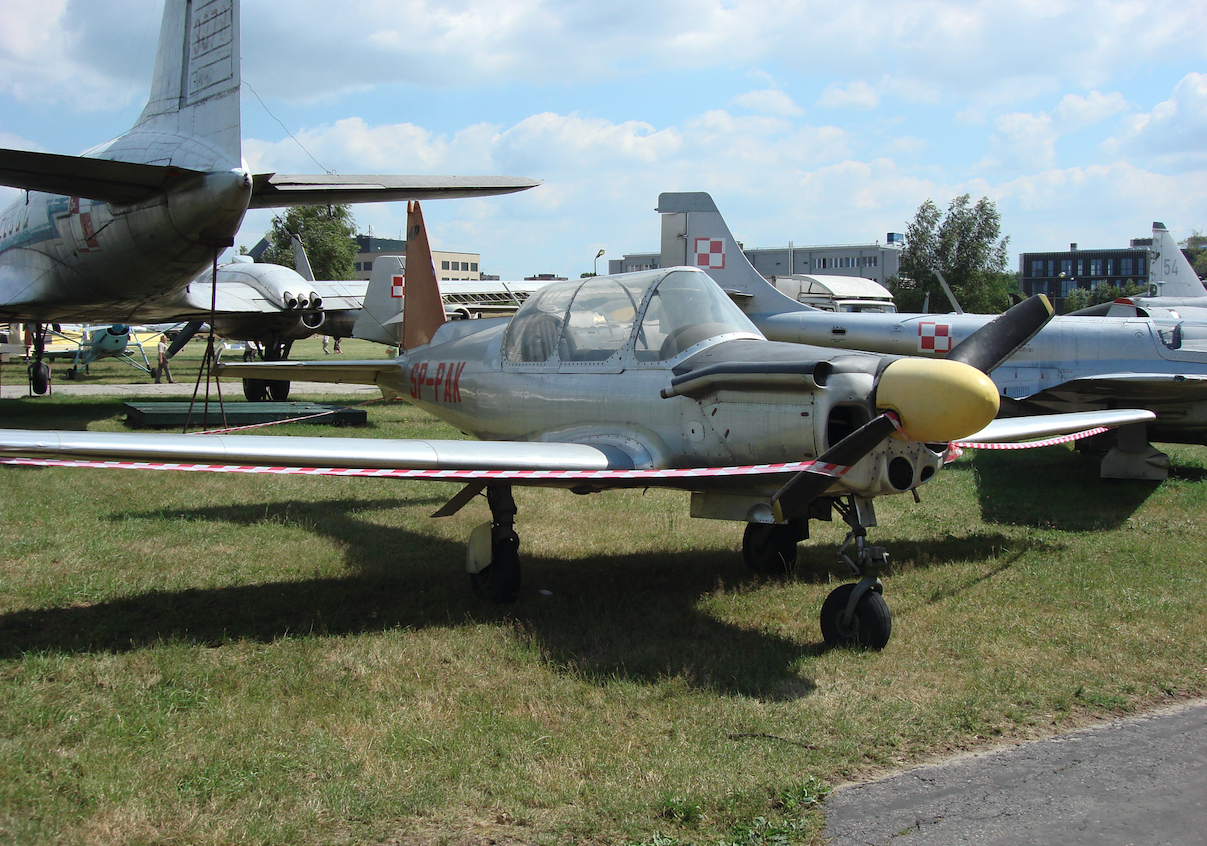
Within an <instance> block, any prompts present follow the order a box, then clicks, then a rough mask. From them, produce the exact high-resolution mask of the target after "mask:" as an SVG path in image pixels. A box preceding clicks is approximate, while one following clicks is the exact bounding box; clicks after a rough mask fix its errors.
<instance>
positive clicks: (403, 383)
mask: <svg viewBox="0 0 1207 846" xmlns="http://www.w3.org/2000/svg"><path fill="white" fill-rule="evenodd" d="M409 218H410V219H409V220H408V226H407V251H408V255H407V269H408V279H407V303H406V308H405V310H404V312H403V318H402V324H403V341H402V346H403V348H404V353H403V355H401V356H400V357H399V358H397V359H384V360H373V361H338V362H331V361H317V362H301V361H280V362H254V363H244V364H239V363H236V364H229V365H228V364H223V365H220V366H219V369H220V371H221V372H222V373H223V374H226V375H233V376H237V377H243V378H254V379H266V380H275V379H282V378H303V379H307V380H312V381H325V382H336V383H340V382H342V383H359V384H370V385H377V386H378V387H379V388H380V389H381V390H382V392H383V394H385V395H387V396H392V397H397V398H400V399H403V400H406V401H408V402H411V403H414V404H415V405H417V406H419V407H420V408H423V409H425V410H426V411H428V412H430V413H432V414H433V415H435V416H436V417H438V418H440V419H442V420H445V421H446V422H448V423H450V424H451V425H453V426H455V427H456V428H458V429H459V430H461V431H462V432H465V433H466V434H469V435H472V436H474V437H476V438H479V439H480V440H479V441H478V442H466V441H439V440H392V441H382V440H372V439H356V438H350V439H345V438H330V439H326V438H299V437H254V436H241V437H227V436H221V435H148V434H142V433H138V434H127V433H98V432H27V431H19V430H0V454H4V455H7V456H9V458H8V459H6V460H8V461H14V460H16V461H20V460H34V461H47V460H50V461H55V460H61V459H73V458H76V459H86V460H90V461H96V462H100V464H99V466H109V467H113V466H123V463H126V466H129V464H128V463H129V462H137V463H138V466H140V467H156V468H177V469H178V468H180V465H181V464H182V463H185V464H187V465H190V466H193V467H197V468H198V469H214V465H239V466H241V467H242V468H243V469H244V470H246V469H248V466H249V465H251V466H254V465H267V467H265V469H270V468H276V469H275V470H270V471H271V472H279V471H280V470H281V469H282V468H289V467H298V468H307V469H306V471H305V472H307V473H314V472H318V471H320V469H322V468H326V469H329V470H331V471H332V472H336V473H340V474H350V475H357V474H358V469H359V472H361V473H364V474H367V475H382V474H387V475H400V476H404V477H419V478H435V479H442V480H447V481H458V482H460V483H462V484H463V485H464V487H463V488H462V490H461V491H460V492H459V493H457V494H456V495H454V496H453V497H452V498H451V499H450V500H449V502H448V504H447V505H445V506H444V507H443V508H441V509H440V510H439V511H438V512H436V516H447V515H451V514H454V513H456V512H457V511H458V510H460V509H461V508H463V507H464V506H465V505H467V504H468V503H469V502H471V501H472V500H473V499H474V498H476V497H477V496H478V495H479V494H483V493H484V494H485V496H486V500H487V504H488V506H489V508H490V512H491V519H490V521H489V522H486V523H484V524H482V525H481V526H479V527H478V528H477V529H476V530H474V532H473V533H472V535H471V537H470V540H469V547H468V552H467V561H466V569H467V570H468V572H469V573H470V577H471V582H472V584H473V586H474V588H475V590H476V591H478V592H479V593H480V594H483V595H485V596H487V597H490V598H492V599H495V600H499V601H511V600H514V599H515V598H516V596H517V594H518V592H519V589H520V560H519V552H518V551H519V545H520V540H519V535H518V533H517V532H516V529H515V518H516V505H515V501H514V499H513V497H512V487H513V486H514V485H535V486H540V487H558V488H567V489H569V490H572V491H574V492H576V493H591V492H596V491H602V490H607V489H610V488H631V487H649V486H660V487H670V488H676V489H680V490H686V491H690V492H691V513H692V516H695V517H702V518H710V519H719V520H732V521H737V522H741V523H744V524H745V525H746V529H745V535H744V537H743V544H742V552H743V556H744V558H745V559H746V561H747V562H748V563H749V564H750V565H752V566H753V567H754V568H756V569H758V570H762V571H770V572H781V573H782V572H784V571H785V570H786V569H788V568H790V567H791V566H792V565H793V564H794V562H795V559H796V547H797V543H798V541H800V540H802V539H805V538H807V537H808V536H809V523H810V521H811V520H819V519H820V520H830V519H833V515H834V514H835V513H837V514H838V515H839V516H840V517H841V518H842V519H843V520H844V521H845V522H846V523H847V524H848V525H849V527H850V532H849V534H848V538H847V542H846V543H844V544H843V546H842V549H841V553H842V557H843V560H844V561H845V562H846V563H847V565H848V566H849V568H850V571H851V574H852V576H853V577H854V578H855V579H856V581H852V582H849V583H847V584H844V585H842V586H841V587H839V588H837V589H836V590H835V591H833V592H832V593H831V594H830V596H829V597H828V598H827V599H826V601H825V604H824V605H823V607H822V611H821V630H822V635H823V637H824V639H825V641H826V642H827V643H828V644H831V645H842V644H862V645H865V646H869V647H872V648H877V649H879V648H882V647H883V646H885V644H886V643H887V642H888V640H889V637H890V634H891V630H892V617H891V614H890V612H889V609H888V605H887V604H886V603H885V601H884V598H883V596H882V592H883V586H882V584H881V582H880V578H879V577H880V574H881V573H882V572H883V570H884V568H885V566H886V564H887V561H888V556H887V553H886V552H885V550H884V549H883V548H882V547H879V546H875V545H872V544H869V543H868V540H867V529H868V528H869V527H871V526H874V525H875V524H876V518H875V510H874V507H873V500H874V498H875V497H877V496H882V495H892V494H901V493H906V492H913V491H916V490H917V489H918V488H919V487H920V486H922V485H924V484H925V483H926V482H928V481H929V480H931V479H932V478H934V476H935V475H936V474H937V473H938V472H939V471H940V470H941V469H942V468H943V466H944V462H945V458H946V455H947V452H948V445H949V442H951V441H956V440H960V439H963V438H967V437H970V436H971V437H975V438H978V439H1006V440H1016V439H1025V438H1030V437H1035V436H1037V435H1040V434H1050V433H1053V432H1069V431H1078V430H1081V429H1084V428H1087V427H1091V426H1099V425H1122V424H1127V423H1134V422H1137V421H1143V420H1148V419H1151V418H1152V414H1151V413H1150V412H1147V411H1115V412H1097V413H1090V414H1082V415H1054V416H1045V417H1032V418H1025V419H1022V420H1007V421H994V417H995V416H996V414H997V411H998V406H999V400H998V392H997V389H996V388H995V387H994V385H993V383H992V382H991V381H990V380H989V378H988V377H987V376H986V375H985V374H986V373H988V372H991V371H992V370H994V369H995V368H996V367H998V365H1000V364H1001V363H1002V362H1003V361H1005V360H1006V359H1008V358H1009V356H1010V355H1011V354H1012V353H1013V352H1014V351H1015V350H1016V349H1018V347H1019V346H1020V345H1023V344H1025V343H1026V342H1027V341H1028V339H1029V338H1031V337H1032V336H1033V335H1034V333H1035V332H1037V331H1038V330H1039V329H1040V328H1041V327H1042V326H1043V324H1044V323H1045V322H1046V321H1047V320H1048V319H1049V318H1050V316H1051V306H1050V305H1049V304H1048V302H1047V300H1046V299H1045V298H1043V297H1036V298H1033V299H1031V300H1027V301H1026V302H1024V303H1021V304H1020V305H1019V306H1016V307H1015V308H1014V309H1011V310H1010V311H1009V312H1007V313H1006V314H1004V315H1002V316H1001V317H1000V318H999V319H997V320H995V321H992V322H989V323H987V324H986V325H985V326H984V327H983V328H981V329H980V330H979V331H977V332H975V333H972V334H971V335H970V336H969V337H968V338H967V339H965V340H964V342H963V343H961V344H959V345H957V346H956V347H954V348H953V349H952V350H951V351H950V352H949V353H948V355H947V356H946V357H945V358H944V359H936V360H931V359H927V358H921V357H918V356H895V355H878V354H873V353H854V352H853V353H847V352H840V353H835V352H833V351H830V350H825V349H821V348H817V347H810V346H806V345H802V344H797V343H783V342H779V341H772V340H767V339H766V338H765V337H764V336H763V334H762V333H761V332H760V331H759V330H758V328H757V327H756V326H755V325H754V323H752V322H751V320H750V318H748V317H747V316H746V315H745V314H744V313H743V312H742V310H741V309H739V308H738V307H737V306H736V305H735V304H734V303H733V301H732V300H730V299H729V297H727V296H726V295H725V293H724V292H723V291H722V290H721V288H720V287H719V286H718V285H717V284H716V282H714V281H713V280H712V279H711V278H710V277H709V276H708V275H707V274H705V273H704V272H703V271H702V270H700V269H699V268H692V267H682V266H681V267H671V268H667V269H661V270H652V271H644V272H640V273H630V274H624V275H620V276H613V277H606V276H605V277H596V278H589V279H578V280H573V281H567V282H560V283H554V284H550V285H548V286H546V287H544V288H542V289H541V290H540V291H539V292H537V293H536V294H534V295H533V296H531V297H529V298H528V299H527V300H526V301H525V302H524V304H523V305H522V306H520V308H519V309H518V310H517V311H516V313H515V315H514V316H513V317H511V318H498V319H482V320H463V321H452V322H449V321H446V320H445V310H444V306H443V303H442V300H441V297H440V291H439V288H438V286H437V282H436V275H435V271H434V269H433V268H432V263H431V256H430V252H429V251H427V238H426V233H425V231H424V228H423V221H422V215H421V212H420V210H419V206H418V203H415V204H413V206H412V208H411V210H410V212H409ZM424 253H426V255H425V254H424ZM110 461H116V462H117V463H116V464H112V463H105V462H110Z"/></svg>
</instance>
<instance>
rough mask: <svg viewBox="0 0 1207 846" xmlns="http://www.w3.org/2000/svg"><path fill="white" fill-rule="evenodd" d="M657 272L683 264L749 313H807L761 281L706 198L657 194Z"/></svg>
mask: <svg viewBox="0 0 1207 846" xmlns="http://www.w3.org/2000/svg"><path fill="white" fill-rule="evenodd" d="M657 210H658V212H660V213H661V214H662V257H661V262H662V266H663V267H675V266H678V265H687V266H688V267H698V268H700V269H701V270H703V271H705V272H706V273H708V275H709V276H711V277H712V278H713V279H714V280H715V281H716V283H717V284H718V285H720V286H721V287H722V288H723V289H724V290H725V292H726V293H728V294H729V295H730V296H731V297H733V298H734V299H735V300H736V301H737V302H738V303H739V305H741V306H742V308H743V310H745V311H746V312H747V313H750V314H766V313H776V312H784V311H802V310H807V306H804V305H802V304H801V303H798V302H796V300H794V299H792V298H791V297H789V296H786V295H785V294H783V293H781V292H780V291H779V290H777V289H776V287H775V286H774V285H772V284H771V283H770V282H768V281H767V280H766V279H764V278H763V276H762V274H760V273H759V272H758V271H757V270H755V269H754V265H752V264H751V263H750V260H749V259H747V258H746V255H745V254H744V253H743V252H742V249H741V247H739V246H738V242H737V240H736V239H735V238H734V237H733V233H731V232H730V231H729V226H728V225H726V223H725V219H724V218H723V217H722V216H721V213H720V211H718V210H717V205H716V203H714V202H713V199H712V197H711V196H709V195H708V194H706V193H704V192H702V191H700V192H692V193H663V194H659V195H658V209H657Z"/></svg>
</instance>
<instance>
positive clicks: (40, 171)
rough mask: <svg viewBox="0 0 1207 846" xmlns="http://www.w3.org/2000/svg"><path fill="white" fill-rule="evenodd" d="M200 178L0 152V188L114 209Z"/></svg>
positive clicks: (180, 171) (169, 170) (161, 169)
mask: <svg viewBox="0 0 1207 846" xmlns="http://www.w3.org/2000/svg"><path fill="white" fill-rule="evenodd" d="M204 176H205V174H203V173H201V172H199V171H195V170H186V169H184V168H179V167H172V166H167V167H165V166H162V165H150V164H137V163H134V162H117V161H111V160H109V159H90V158H85V157H83V156H63V155H59V154H57V153H34V152H30V151H28V150H0V185H8V186H10V187H12V188H21V189H23V190H26V191H43V192H45V193H47V194H62V195H64V196H68V197H84V198H86V199H89V200H100V201H102V202H106V203H115V204H118V205H126V204H129V203H137V202H140V201H142V200H146V199H149V198H151V197H154V196H156V195H158V194H162V193H164V192H165V191H168V190H174V189H177V188H181V187H184V186H185V185H187V184H188V182H190V181H195V180H199V179H201V178H203V177H204Z"/></svg>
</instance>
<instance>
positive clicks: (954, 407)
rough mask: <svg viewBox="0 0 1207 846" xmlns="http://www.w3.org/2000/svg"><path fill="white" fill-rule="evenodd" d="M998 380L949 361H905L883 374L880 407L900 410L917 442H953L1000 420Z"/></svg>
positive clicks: (908, 432) (906, 430)
mask: <svg viewBox="0 0 1207 846" xmlns="http://www.w3.org/2000/svg"><path fill="white" fill-rule="evenodd" d="M999 403H1000V400H999V398H998V392H997V387H996V386H995V385H994V384H993V381H992V380H991V379H990V378H989V377H988V376H986V375H985V374H984V373H982V372H981V371H979V370H977V369H976V368H975V367H971V366H969V365H967V364H962V363H961V362H958V361H948V360H946V359H927V358H902V359H898V360H896V361H894V362H892V363H891V364H889V366H888V367H886V368H885V369H884V371H883V372H882V373H881V374H880V379H879V381H878V383H877V386H876V408H877V410H879V411H895V412H896V413H897V415H898V417H900V419H901V433H902V434H903V435H904V437H906V438H908V439H909V440H911V441H921V442H923V443H947V442H949V441H956V440H959V439H961V438H966V437H968V436H969V435H971V434H973V433H974V432H979V431H980V430H981V429H984V428H985V427H986V426H988V425H989V423H990V422H991V421H992V420H993V418H994V417H996V416H997V411H998V406H999Z"/></svg>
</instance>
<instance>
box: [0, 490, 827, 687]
mask: <svg viewBox="0 0 1207 846" xmlns="http://www.w3.org/2000/svg"><path fill="white" fill-rule="evenodd" d="M441 502H443V500H441ZM419 504H421V502H420V500H419V498H416V499H405V500H404V499H383V500H364V499H348V500H335V501H330V500H327V501H322V502H302V501H296V500H294V501H280V502H275V503H269V504H267V505H266V504H264V503H260V504H257V505H235V506H219V507H213V508H201V509H195V510H192V511H184V512H182V511H181V510H180V509H179V508H174V509H165V510H156V511H149V512H148V511H144V512H140V513H127V514H122V515H115V517H114V518H113V519H117V520H124V519H165V518H168V519H184V520H199V521H214V522H226V523H234V524H236V525H251V524H254V523H260V522H264V521H279V522H287V523H289V524H291V525H298V526H301V527H304V528H305V529H306V530H307V531H313V532H315V533H317V534H319V535H322V536H326V537H329V538H331V539H332V540H334V541H336V542H338V543H340V544H341V545H342V546H343V547H344V550H345V556H346V563H347V569H348V574H347V575H342V576H335V577H321V578H309V579H300V580H297V581H274V582H268V583H263V584H256V585H239V586H230V587H220V588H198V589H186V590H178V591H155V592H150V593H144V594H141V595H138V596H131V597H125V598H121V599H113V600H109V601H104V602H99V603H96V604H94V605H90V606H86V607H61V608H47V609H36V610H27V611H18V612H13V613H9V614H4V615H0V656H2V657H6V658H13V657H17V656H19V655H21V654H23V653H25V652H29V651H44V650H50V651H58V652H68V653H71V652H125V651H129V650H133V649H139V648H143V647H145V646H150V645H153V644H156V643H162V642H164V641H180V642H189V643H199V644H207V645H213V646H217V645H221V644H223V643H227V642H231V641H236V640H243V639H247V640H254V641H261V642H271V641H274V640H277V639H281V638H286V637H294V636H298V635H299V634H319V635H337V636H338V635H345V634H359V633H368V632H374V631H386V630H389V629H394V628H410V629H424V628H433V627H449V626H457V625H462V624H469V625H473V624H476V623H480V622H495V623H500V624H503V625H511V626H513V627H514V628H515V630H516V632H517V633H518V635H519V636H520V637H522V638H531V639H532V643H533V645H534V646H535V647H536V648H538V649H539V650H540V651H541V652H542V653H543V654H544V655H546V656H547V658H548V660H549V661H550V662H551V663H552V664H553V665H554V666H558V667H561V668H562V669H563V671H566V672H572V673H576V674H579V675H582V676H584V677H586V678H590V679H597V680H599V681H606V680H608V679H612V678H618V677H619V678H629V679H632V680H635V681H643V682H651V683H652V682H654V681H657V680H661V679H664V678H666V677H667V676H678V677H680V678H683V679H685V680H686V681H687V683H688V684H689V685H691V686H693V687H696V688H699V689H704V690H712V691H716V692H718V693H722V694H733V695H748V696H759V697H761V698H764V699H795V698H799V697H801V696H805V695H807V694H808V693H809V692H811V691H812V689H813V683H812V682H811V681H810V680H807V679H803V678H802V677H801V676H800V674H799V672H797V671H796V669H795V666H796V664H797V663H798V661H799V659H800V658H802V657H804V656H807V655H817V654H819V653H820V652H822V651H823V650H824V647H823V645H822V644H821V643H820V640H819V642H817V643H814V644H802V643H800V642H798V641H795V640H791V639H789V638H787V637H781V636H779V635H776V634H774V633H768V632H765V631H757V630H751V629H748V628H743V627H739V626H735V625H730V624H728V623H726V622H724V621H721V620H718V619H716V618H715V617H713V616H712V615H710V614H708V613H707V612H706V611H704V610H702V609H701V608H700V607H699V605H700V600H701V597H702V596H703V595H704V594H707V593H708V592H709V591H711V590H713V589H714V588H715V587H716V586H717V584H718V580H722V581H723V582H725V583H726V584H729V585H735V584H741V583H750V582H751V580H750V577H749V575H748V574H747V572H746V570H745V568H744V565H743V564H742V563H741V561H740V556H737V555H735V554H734V553H732V552H728V551H719V552H716V553H705V554H700V553H698V552H682V553H658V554H635V555H628V556H597V557H591V558H589V559H586V560H581V561H578V562H571V563H567V562H563V561H560V560H553V559H550V558H541V557H536V556H531V555H528V556H525V568H526V569H525V587H524V589H523V590H522V591H521V596H520V600H519V602H517V603H516V604H514V605H510V606H498V605H493V604H491V603H488V602H486V601H484V600H481V599H478V598H476V597H474V596H473V595H472V593H471V592H470V590H469V585H468V577H466V576H465V575H464V573H463V571H462V569H461V568H462V566H463V562H464V560H465V547H464V544H463V543H462V542H460V541H452V540H445V539H442V538H439V537H435V536H431V535H425V534H422V533H416V532H413V531H409V530H406V529H403V528H401V527H391V526H382V525H380V524H377V523H374V524H373V525H372V526H371V530H370V526H369V524H368V523H367V522H366V520H364V519H361V518H360V517H358V515H362V516H367V515H369V514H370V513H372V512H380V511H385V510H389V509H394V508H399V507H412V508H413V507H415V506H416V505H419ZM428 504H430V503H428ZM523 552H524V549H523V547H522V546H521V554H523ZM759 588H760V586H758V585H753V584H752V585H751V587H750V589H759ZM540 589H546V590H548V591H551V593H552V596H550V597H546V596H544V595H542V594H541V593H540V592H539V590H540ZM737 589H745V588H742V587H739V588H737ZM803 613H807V615H808V618H809V620H808V623H809V627H810V628H812V626H813V625H814V620H813V612H812V611H811V610H809V611H807V612H803Z"/></svg>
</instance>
